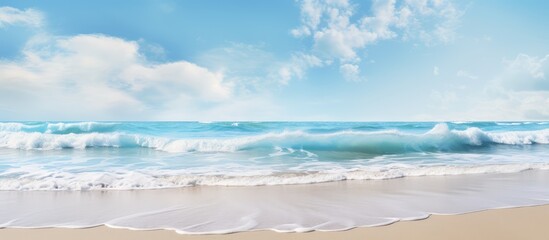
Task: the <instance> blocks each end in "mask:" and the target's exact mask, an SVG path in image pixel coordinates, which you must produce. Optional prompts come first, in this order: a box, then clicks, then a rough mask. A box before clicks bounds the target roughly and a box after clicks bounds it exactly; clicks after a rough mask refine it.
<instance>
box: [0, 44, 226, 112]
mask: <svg viewBox="0 0 549 240" xmlns="http://www.w3.org/2000/svg"><path fill="white" fill-rule="evenodd" d="M22 54H23V56H24V57H23V58H22V59H20V60H15V61H6V60H4V61H0V85H1V86H2V88H0V92H1V94H0V104H2V105H3V106H0V109H8V111H11V112H17V113H18V114H16V115H17V116H20V117H25V116H26V114H27V115H29V117H31V116H46V118H49V119H81V118H94V119H116V118H134V119H149V118H154V114H161V113H162V114H163V112H164V111H175V112H177V111H182V110H183V109H182V108H183V107H184V106H188V105H189V104H195V105H196V104H210V103H216V102H222V101H226V100H229V99H231V97H232V94H233V89H232V84H231V83H228V82H226V81H225V80H224V77H223V75H222V74H220V73H216V72H211V71H210V70H208V69H206V68H204V67H201V66H198V65H196V64H193V63H190V62H186V61H176V62H168V63H162V64H157V63H151V62H150V61H148V60H147V59H146V57H144V56H143V55H142V54H140V52H139V45H138V44H137V42H134V41H126V40H124V39H120V38H116V37H109V36H104V35H77V36H71V37H44V36H42V37H38V39H36V38H35V39H33V40H31V41H29V43H28V45H27V47H26V48H25V50H24V51H23V53H22ZM30 114H32V115H30ZM187 117H189V116H187ZM3 118H6V116H4V117H3ZM191 118H192V117H191Z"/></svg>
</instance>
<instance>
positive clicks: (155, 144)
mask: <svg viewBox="0 0 549 240" xmlns="http://www.w3.org/2000/svg"><path fill="white" fill-rule="evenodd" d="M53 126H55V127H53ZM15 127H17V126H15ZM48 127H49V128H50V129H52V131H54V132H55V131H57V132H62V131H69V132H70V131H75V129H83V130H82V131H87V130H88V129H93V128H108V127H109V125H103V124H95V123H88V124H87V125H86V124H77V125H68V126H67V125H49V124H48ZM53 129H55V130H53ZM531 144H549V129H544V130H537V131H507V132H485V131H482V130H480V129H479V128H475V127H472V128H467V129H466V130H450V129H449V128H448V126H447V125H446V124H437V125H436V126H435V127H433V128H432V129H431V130H430V131H428V132H427V133H424V134H411V133H403V132H399V131H396V130H390V131H377V132H359V131H339V132H335V133H322V134H314V133H307V132H303V131H283V132H273V133H266V134H260V135H255V136H244V137H235V138H197V139H193V138H188V139H170V138H164V137H153V136H143V135H138V134H126V133H119V132H109V133H100V132H93V133H72V132H70V133H68V134H53V133H40V132H16V131H2V132H0V147H2V148H12V149H24V150H33V149H36V150H53V149H63V148H75V149H84V148H91V147H116V148H123V147H145V148H152V149H156V150H160V151H166V152H174V153H177V152H235V151H240V150H253V149H256V148H273V147H284V148H293V149H306V150H329V151H348V152H362V153H372V154H395V153H406V152H438V151H442V152H451V151H464V150H468V149H470V148H476V147H483V146H490V145H531Z"/></svg>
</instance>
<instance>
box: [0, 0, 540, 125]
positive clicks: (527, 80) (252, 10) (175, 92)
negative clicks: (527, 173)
mask: <svg viewBox="0 0 549 240" xmlns="http://www.w3.org/2000/svg"><path fill="white" fill-rule="evenodd" d="M548 5H549V3H547V2H546V1H521V2H512V1H488V0H485V1H480V0H478V1H474V0H472V1H446V0H407V1H391V0H388V1H345V0H327V1H320V0H310V1H252V0H236V1H209V0H208V1H114V2H113V1H93V2H79V1H53V2H45V1H5V0H2V1H0V119H1V120H201V121H219V120H317V121H327V120H336V121H410V120H414V121H423V120H430V121H447V120H456V121H461V120H544V119H549V79H548V78H549V44H547V40H546V39H549V31H548V30H547V27H546V26H547V24H548V23H549V16H547V14H545V13H546V12H545V11H544V10H546V9H548V7H549V6H548Z"/></svg>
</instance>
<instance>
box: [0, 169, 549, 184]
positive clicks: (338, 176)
mask: <svg viewBox="0 0 549 240" xmlns="http://www.w3.org/2000/svg"><path fill="white" fill-rule="evenodd" d="M533 169H541V170H549V164H545V163H538V164H536V163H530V164H495V165H478V166H452V165H450V166H413V165H406V164H390V165H379V166H370V167H364V168H360V169H356V168H355V169H343V168H340V169H337V168H335V169H333V170H324V171H316V172H315V171H307V172H279V173H272V172H270V171H267V172H264V174H261V175H253V173H249V172H241V173H232V174H223V175H213V174H211V173H210V174H180V173H178V171H168V170H155V171H145V170H143V171H127V170H125V171H122V170H117V171H113V172H84V173H69V172H62V171H51V170H50V171H48V170H44V169H40V168H34V167H24V168H21V169H11V170H9V171H6V172H4V173H2V174H0V190H105V189H117V190H127V189H159V188H177V187H189V186H267V185H294V184H312V183H324V182H335V181H346V180H385V179H394V178H403V177H419V176H449V175H467V174H486V173H515V172H522V171H526V170H533ZM257 172H258V173H260V171H257Z"/></svg>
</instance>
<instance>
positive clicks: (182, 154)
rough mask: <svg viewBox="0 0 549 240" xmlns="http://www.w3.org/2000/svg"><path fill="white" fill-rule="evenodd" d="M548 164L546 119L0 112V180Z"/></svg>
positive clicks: (37, 183)
mask: <svg viewBox="0 0 549 240" xmlns="http://www.w3.org/2000/svg"><path fill="white" fill-rule="evenodd" d="M530 169H549V122H447V123H438V122H349V123H347V122H3V123H0V189H2V190H48V189H67V190H87V189H135V188H169V187H186V186H195V185H230V186H248V185H278V184H302V183H318V182H330V181H342V180H353V179H357V180H369V179H389V178H399V177H407V176H429V175H460V174H478V173H500V172H503V173H507V172H518V171H525V170H530Z"/></svg>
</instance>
